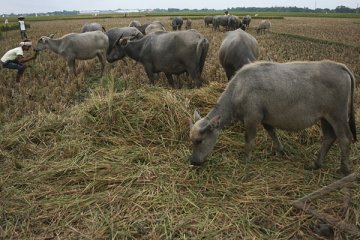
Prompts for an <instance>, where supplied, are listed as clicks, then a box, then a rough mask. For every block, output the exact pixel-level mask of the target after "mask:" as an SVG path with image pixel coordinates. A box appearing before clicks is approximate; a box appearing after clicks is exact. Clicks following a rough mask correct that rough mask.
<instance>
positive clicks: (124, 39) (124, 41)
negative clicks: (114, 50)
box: [118, 38, 128, 46]
mask: <svg viewBox="0 0 360 240" xmlns="http://www.w3.org/2000/svg"><path fill="white" fill-rule="evenodd" d="M127 42H128V39H127V38H122V39H119V41H118V44H119V45H124V46H125V45H126V44H127Z"/></svg>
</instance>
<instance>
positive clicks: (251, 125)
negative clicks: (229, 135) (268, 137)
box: [244, 120, 257, 161]
mask: <svg viewBox="0 0 360 240" xmlns="http://www.w3.org/2000/svg"><path fill="white" fill-rule="evenodd" d="M244 125H245V159H246V161H249V160H251V155H252V150H253V148H254V146H255V136H256V125H257V122H256V121H251V120H250V121H245V122H244Z"/></svg>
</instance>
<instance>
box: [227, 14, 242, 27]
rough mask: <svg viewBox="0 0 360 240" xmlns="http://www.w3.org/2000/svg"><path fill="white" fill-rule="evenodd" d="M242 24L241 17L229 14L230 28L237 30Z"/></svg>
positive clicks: (228, 25)
mask: <svg viewBox="0 0 360 240" xmlns="http://www.w3.org/2000/svg"><path fill="white" fill-rule="evenodd" d="M241 26H242V23H241V21H240V19H239V17H237V16H234V15H229V16H228V24H227V27H228V30H230V31H232V30H236V29H238V28H240V27H241Z"/></svg>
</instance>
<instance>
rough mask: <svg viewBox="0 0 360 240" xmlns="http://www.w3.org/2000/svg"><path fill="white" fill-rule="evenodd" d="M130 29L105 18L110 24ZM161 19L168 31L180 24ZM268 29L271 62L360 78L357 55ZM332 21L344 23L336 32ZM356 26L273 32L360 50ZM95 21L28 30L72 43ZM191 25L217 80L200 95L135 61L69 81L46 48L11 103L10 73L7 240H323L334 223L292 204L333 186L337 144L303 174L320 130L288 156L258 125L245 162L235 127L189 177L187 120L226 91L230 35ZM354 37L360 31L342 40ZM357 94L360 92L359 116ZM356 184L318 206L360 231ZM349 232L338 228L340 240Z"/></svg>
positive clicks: (4, 80)
mask: <svg viewBox="0 0 360 240" xmlns="http://www.w3.org/2000/svg"><path fill="white" fill-rule="evenodd" d="M131 20H132V19H131V17H130V18H127V19H123V18H119V19H96V21H97V22H100V23H102V24H103V25H104V26H105V27H106V28H107V29H110V28H111V27H117V26H118V27H121V26H126V25H128V23H129V22H130V21H131ZM139 20H140V21H141V22H146V21H149V20H154V19H153V18H141V19H139ZM160 20H161V21H162V22H163V23H165V26H166V27H167V29H170V26H169V25H170V19H169V17H163V18H160ZM258 21H259V20H254V21H253V22H252V26H251V28H250V30H249V32H250V33H251V34H253V35H254V36H256V38H257V40H258V42H259V46H260V60H267V59H268V58H269V57H270V58H271V59H272V60H274V61H278V62H286V61H294V60H322V59H331V60H335V61H338V62H342V63H345V64H346V65H347V66H349V68H350V69H352V70H353V71H354V73H355V74H356V76H359V75H360V69H359V67H360V59H359V56H360V55H359V49H358V48H357V49H356V48H351V47H346V46H343V45H337V44H326V43H319V42H312V41H309V40H304V39H301V38H298V39H297V38H290V37H286V35H279V34H274V33H272V34H267V35H261V36H259V35H256V34H255V31H254V29H253V28H254V26H255V25H256V24H257V22H258ZM332 21H336V22H341V24H342V25H345V27H344V28H338V27H333V26H334V22H332ZM358 21H359V20H357V19H356V20H354V19H346V20H343V19H336V20H333V19H331V21H330V20H329V21H323V20H321V21H320V20H318V19H312V18H291V19H284V20H272V22H273V31H275V32H282V33H289V34H299V35H302V34H304V35H305V36H310V37H313V38H324V39H326V40H332V41H339V42H342V43H344V42H343V40H344V41H345V43H348V44H352V45H359V42H358V41H359V38H358V37H357V36H358V34H359V32H360V31H356V29H358V28H359V22H358ZM85 22H86V20H72V21H70V20H69V21H66V23H64V21H49V22H33V23H31V29H29V35H30V36H31V39H32V40H33V41H35V40H36V39H38V38H39V37H40V36H42V35H48V34H49V33H54V29H55V30H56V34H57V36H61V35H63V34H66V33H68V32H72V31H75V32H78V31H79V30H80V28H81V26H82V24H83V23H85ZM324 24H325V25H324ZM326 24H328V25H326ZM306 26H308V27H306ZM193 28H195V29H198V31H200V32H201V33H203V34H204V35H205V36H206V37H207V38H208V40H209V42H210V49H209V54H208V57H207V60H206V63H205V66H204V72H203V77H204V79H205V80H206V85H205V86H204V87H203V88H201V89H187V87H186V81H188V80H187V79H186V77H183V76H181V77H180V78H179V79H178V80H179V81H183V82H184V83H185V84H184V86H183V89H181V90H173V89H169V87H168V86H167V83H166V80H165V77H164V76H163V75H160V78H159V80H158V81H157V82H156V86H149V84H148V79H147V77H146V75H145V73H144V71H143V68H142V66H141V65H140V64H135V62H133V61H132V60H129V59H127V64H125V63H124V62H123V61H118V62H116V63H114V64H112V65H109V66H108V68H107V74H105V76H104V77H103V78H102V79H101V80H100V79H99V78H98V75H99V70H100V69H99V63H98V60H89V61H79V62H78V64H77V66H78V72H79V75H78V76H77V77H76V78H75V79H74V80H73V81H65V80H66V64H65V61H64V60H63V59H62V58H60V57H59V56H57V55H55V54H53V53H50V52H42V53H41V54H40V56H39V58H38V59H37V60H36V61H35V62H34V63H30V64H29V68H28V69H27V71H26V74H25V77H24V79H23V80H22V82H21V85H20V86H16V87H15V90H16V91H15V95H14V96H11V87H12V85H13V83H12V81H13V77H14V75H13V74H14V72H11V71H9V70H4V69H3V70H1V77H0V111H1V117H0V122H1V123H2V125H3V126H2V127H1V128H0V134H1V135H2V138H1V139H0V166H1V168H0V169H1V170H0V176H1V177H0V192H1V195H0V201H1V206H2V208H1V212H0V238H4V239H44V238H57V237H58V238H59V239H79V238H81V239H309V238H310V239H316V238H321V237H320V236H318V235H317V234H316V232H315V231H314V228H315V226H316V225H318V224H320V223H322V222H320V221H319V220H318V219H316V218H314V217H311V216H310V215H308V214H305V213H304V212H301V211H298V210H295V209H293V208H292V207H291V205H290V203H291V201H293V200H295V199H297V198H300V197H302V196H303V195H306V194H308V193H310V192H312V191H314V190H316V189H318V188H320V187H322V186H324V185H327V184H329V183H331V182H333V181H334V180H335V177H334V176H336V173H335V170H336V169H337V168H338V166H339V160H338V159H339V157H340V156H339V155H340V154H339V149H338V146H335V147H334V148H333V149H332V150H331V151H330V152H329V154H328V157H327V162H326V165H325V167H324V168H323V169H322V170H320V171H314V172H309V171H305V170H303V165H304V164H305V163H306V162H307V161H311V160H312V159H313V158H314V155H315V153H316V151H317V150H318V149H319V146H320V140H321V136H320V131H319V128H318V127H317V126H315V127H313V128H310V129H307V130H305V131H302V132H300V133H285V132H280V133H279V134H280V137H281V139H282V141H283V143H284V145H285V148H286V151H287V152H286V155H285V156H284V157H277V156H275V155H273V154H272V153H271V150H272V149H271V148H272V146H271V145H269V141H270V139H269V138H268V137H267V135H266V134H265V133H264V131H263V130H260V129H259V133H258V136H257V138H256V151H255V153H254V160H253V161H251V162H245V161H244V160H243V142H244V139H243V138H244V136H243V129H242V127H241V125H240V124H234V125H232V126H230V127H228V128H226V129H225V130H224V131H223V133H222V135H221V137H220V139H219V143H218V144H217V146H216V147H215V149H214V152H213V154H212V156H211V157H210V159H209V161H208V163H207V164H206V165H205V166H204V167H203V168H202V169H197V170H194V169H190V168H189V166H188V160H187V158H188V156H189V155H190V146H189V143H188V117H190V116H191V114H192V112H193V110H194V109H195V108H196V109H198V110H199V111H200V112H201V113H203V114H205V113H206V112H207V111H208V110H209V109H210V108H211V107H212V106H213V105H214V103H215V102H216V100H217V98H218V97H219V95H220V94H221V92H222V91H223V89H224V87H225V84H226V82H227V81H226V77H225V73H224V71H223V70H222V68H221V66H220V64H219V61H218V56H217V51H218V48H219V46H220V44H221V41H222V37H223V34H224V33H223V32H213V31H212V30H211V29H210V28H205V27H204V26H203V22H202V21H201V20H194V21H193ZM324 29H326V31H325V32H324ZM329 29H331V31H330V30H329ZM343 29H347V30H348V31H351V33H353V34H348V35H346V38H339V36H341V35H342V34H344V32H343ZM345 31H346V30H345ZM7 36H8V38H7V39H5V40H2V41H3V44H1V46H0V50H1V52H4V51H5V50H6V49H9V48H11V47H14V46H16V44H17V42H18V41H19V33H18V32H9V33H8V35H7ZM358 95H359V92H358V90H357V92H356V96H357V97H356V109H357V111H358V112H359V98H358ZM25 115H29V116H27V117H25ZM357 125H358V126H360V123H359V113H358V114H357ZM358 132H360V131H359V127H358ZM359 153H360V149H359V145H358V143H356V144H354V145H353V146H352V152H351V156H350V157H351V159H352V160H353V162H354V169H357V170H359V166H360V163H359V159H358V156H359ZM358 189H359V184H358V183H354V184H353V186H352V188H351V190H352V201H350V202H349V203H345V202H344V197H343V195H344V190H342V191H339V192H336V193H332V194H330V195H328V196H326V197H325V198H322V199H319V200H317V201H314V202H313V205H314V206H315V207H316V208H318V209H319V210H321V211H323V212H327V213H329V214H332V215H334V216H337V217H339V218H341V219H344V220H345V221H346V222H348V223H350V224H353V225H355V226H357V227H359V226H360V215H359V212H360V204H359V199H360V195H359V191H357V190H358ZM349 237H351V236H348V235H347V234H346V233H342V232H341V231H337V230H336V229H335V233H334V238H335V239H346V238H349Z"/></svg>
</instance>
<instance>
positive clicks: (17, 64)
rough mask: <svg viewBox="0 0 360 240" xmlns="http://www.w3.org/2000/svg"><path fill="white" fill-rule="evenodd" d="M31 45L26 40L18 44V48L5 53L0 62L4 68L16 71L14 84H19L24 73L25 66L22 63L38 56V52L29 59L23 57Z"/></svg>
mask: <svg viewBox="0 0 360 240" xmlns="http://www.w3.org/2000/svg"><path fill="white" fill-rule="evenodd" d="M31 45H32V43H31V41H30V40H28V39H26V40H24V41H23V42H21V43H20V47H17V48H13V49H10V50H9V51H7V52H6V53H5V54H4V56H2V58H1V60H0V63H1V65H2V66H3V67H4V68H10V69H16V70H17V75H16V82H20V79H21V76H22V75H23V73H24V71H25V68H26V66H25V64H24V63H26V62H28V61H30V60H33V59H35V58H36V56H37V54H38V52H35V54H34V55H33V56H31V57H27V58H25V57H24V51H29V50H30V48H31Z"/></svg>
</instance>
